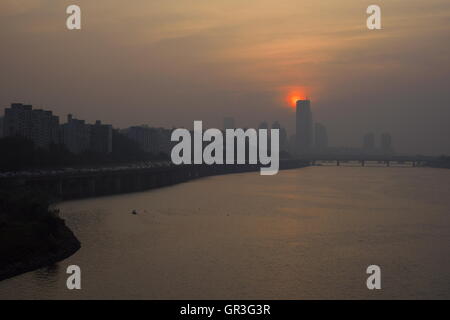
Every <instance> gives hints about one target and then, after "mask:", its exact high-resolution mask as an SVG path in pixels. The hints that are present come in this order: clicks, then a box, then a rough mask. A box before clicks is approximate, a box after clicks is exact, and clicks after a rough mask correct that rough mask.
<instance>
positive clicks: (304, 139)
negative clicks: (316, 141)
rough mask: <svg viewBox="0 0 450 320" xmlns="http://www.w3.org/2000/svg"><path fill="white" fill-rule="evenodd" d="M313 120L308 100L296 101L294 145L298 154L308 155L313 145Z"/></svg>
mask: <svg viewBox="0 0 450 320" xmlns="http://www.w3.org/2000/svg"><path fill="white" fill-rule="evenodd" d="M312 126H313V120H312V112H311V101H310V100H298V101H297V115H296V144H297V150H296V151H297V152H298V153H308V152H309V151H310V150H311V147H312V143H313V128H312Z"/></svg>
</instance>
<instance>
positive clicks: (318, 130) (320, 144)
mask: <svg viewBox="0 0 450 320" xmlns="http://www.w3.org/2000/svg"><path fill="white" fill-rule="evenodd" d="M314 140H315V147H316V150H317V151H325V150H326V149H327V148H328V133H327V128H326V127H325V126H324V125H323V124H321V123H316V126H315V134H314Z"/></svg>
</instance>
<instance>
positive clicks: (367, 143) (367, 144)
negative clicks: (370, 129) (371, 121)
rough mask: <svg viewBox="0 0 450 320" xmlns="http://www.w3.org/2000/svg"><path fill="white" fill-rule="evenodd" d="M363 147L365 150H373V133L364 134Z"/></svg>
mask: <svg viewBox="0 0 450 320" xmlns="http://www.w3.org/2000/svg"><path fill="white" fill-rule="evenodd" d="M363 149H364V151H366V152H373V151H374V150H375V135H374V134H373V133H367V134H366V135H364V139H363Z"/></svg>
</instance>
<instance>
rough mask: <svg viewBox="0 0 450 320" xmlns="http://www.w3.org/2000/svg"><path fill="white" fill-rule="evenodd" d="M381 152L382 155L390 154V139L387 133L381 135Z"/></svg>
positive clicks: (391, 150)
mask: <svg viewBox="0 0 450 320" xmlns="http://www.w3.org/2000/svg"><path fill="white" fill-rule="evenodd" d="M381 151H382V152H383V153H392V152H393V149H392V137H391V135H390V134H389V133H382V134H381Z"/></svg>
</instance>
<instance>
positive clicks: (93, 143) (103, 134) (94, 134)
mask: <svg viewBox="0 0 450 320" xmlns="http://www.w3.org/2000/svg"><path fill="white" fill-rule="evenodd" d="M89 126H90V143H89V148H90V150H91V151H93V152H96V153H111V152H112V126H111V125H109V124H102V123H101V121H100V120H97V121H96V122H95V124H93V125H89Z"/></svg>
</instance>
